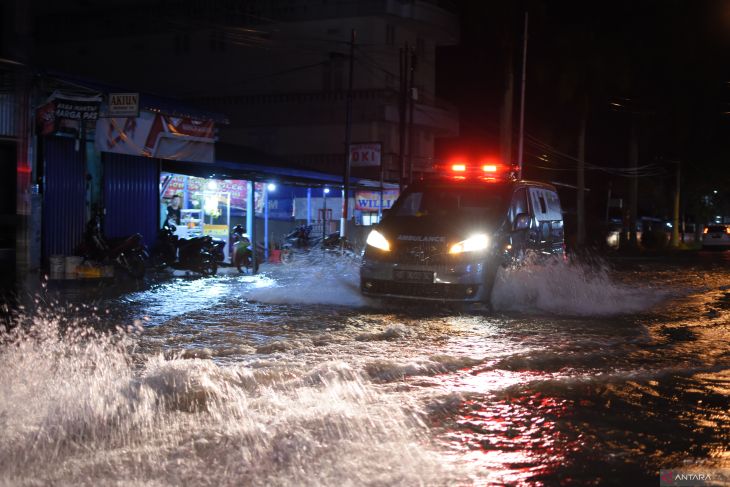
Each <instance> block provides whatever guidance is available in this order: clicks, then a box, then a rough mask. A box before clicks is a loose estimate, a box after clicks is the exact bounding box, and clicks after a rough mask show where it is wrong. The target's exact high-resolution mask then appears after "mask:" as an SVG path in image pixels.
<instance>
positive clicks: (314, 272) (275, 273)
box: [246, 253, 371, 307]
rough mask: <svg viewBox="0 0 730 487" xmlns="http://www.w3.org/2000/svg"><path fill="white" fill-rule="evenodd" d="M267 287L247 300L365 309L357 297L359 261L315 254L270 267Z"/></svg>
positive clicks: (362, 299) (361, 298)
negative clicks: (269, 278) (270, 280)
mask: <svg viewBox="0 0 730 487" xmlns="http://www.w3.org/2000/svg"><path fill="white" fill-rule="evenodd" d="M267 275H268V276H269V277H271V278H272V279H273V281H274V282H271V283H270V284H271V285H269V286H258V287H256V288H253V289H251V290H249V291H248V293H247V294H246V296H247V297H248V298H249V299H252V300H254V301H260V302H264V303H270V304H331V305H341V306H351V307H361V306H366V305H368V304H370V303H371V301H370V300H368V299H367V298H365V297H364V296H362V295H361V294H360V266H359V259H356V258H351V257H346V256H345V257H340V256H337V255H329V254H319V253H315V254H312V255H311V256H309V257H307V258H299V259H297V260H295V261H294V262H292V263H290V264H285V265H280V266H276V267H272V268H271V269H270V270H269V271H267Z"/></svg>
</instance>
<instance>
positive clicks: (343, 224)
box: [340, 29, 355, 240]
mask: <svg viewBox="0 0 730 487" xmlns="http://www.w3.org/2000/svg"><path fill="white" fill-rule="evenodd" d="M354 68H355V29H352V31H351V32H350V77H349V79H348V82H347V121H346V123H345V175H344V179H345V180H344V184H343V189H342V218H341V219H340V237H342V239H343V240H344V239H345V238H346V236H347V221H348V216H349V212H348V209H349V208H348V206H349V201H350V142H351V140H352V82H353V73H354V70H355V69H354Z"/></svg>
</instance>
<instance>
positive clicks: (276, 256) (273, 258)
mask: <svg viewBox="0 0 730 487" xmlns="http://www.w3.org/2000/svg"><path fill="white" fill-rule="evenodd" d="M269 262H275V263H278V262H281V250H279V249H274V250H272V251H271V255H269Z"/></svg>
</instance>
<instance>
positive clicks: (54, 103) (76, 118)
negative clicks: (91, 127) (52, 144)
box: [36, 92, 101, 135]
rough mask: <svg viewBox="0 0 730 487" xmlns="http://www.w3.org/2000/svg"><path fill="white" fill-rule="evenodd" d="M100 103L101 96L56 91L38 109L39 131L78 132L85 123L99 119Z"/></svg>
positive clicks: (45, 133) (46, 133)
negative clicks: (67, 93) (66, 93)
mask: <svg viewBox="0 0 730 487" xmlns="http://www.w3.org/2000/svg"><path fill="white" fill-rule="evenodd" d="M100 104H101V97H99V96H88V97H83V96H73V95H65V94H63V93H61V92H55V93H53V94H52V95H51V96H50V97H49V98H48V102H47V103H45V104H44V105H42V106H41V107H39V108H38V110H37V111H36V120H37V123H38V125H39V132H40V133H41V134H42V135H48V134H52V133H55V132H66V133H73V134H76V133H78V132H79V131H80V130H81V125H82V124H83V123H85V122H95V121H97V120H98V118H99V105H100Z"/></svg>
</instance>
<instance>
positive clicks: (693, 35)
mask: <svg viewBox="0 0 730 487" xmlns="http://www.w3.org/2000/svg"><path fill="white" fill-rule="evenodd" d="M459 7H460V10H461V19H462V32H461V43H460V45H458V46H454V47H447V48H442V49H441V50H440V51H439V55H438V58H437V69H438V75H437V76H438V77H437V86H438V90H439V95H440V96H441V97H443V98H445V99H447V100H449V101H451V102H452V103H454V104H455V105H457V107H458V108H459V111H460V116H461V134H462V136H461V137H460V138H459V139H455V140H451V141H442V142H441V143H440V144H439V153H440V155H441V156H447V155H448V153H449V152H450V151H453V150H456V148H458V147H463V146H469V147H471V148H478V150H480V151H483V152H492V153H497V152H498V147H499V130H498V129H499V121H500V108H501V104H502V97H503V88H504V81H505V66H506V63H507V60H508V59H509V58H510V56H512V59H513V60H514V61H515V65H514V67H515V73H514V74H515V88H516V89H515V104H514V110H515V111H514V125H513V129H514V131H515V137H514V141H515V143H516V141H517V137H516V132H517V127H518V125H517V120H518V110H519V81H520V69H521V54H522V53H521V50H522V31H523V25H524V24H523V22H524V10H525V8H527V9H528V10H529V13H530V21H529V44H528V61H527V97H526V99H527V102H526V132H527V134H528V135H529V137H528V138H527V142H526V144H525V153H526V157H525V162H526V164H527V169H526V174H527V176H529V177H539V178H541V179H550V180H555V181H564V182H566V183H570V182H571V181H572V180H574V178H575V172H574V168H575V161H573V160H571V159H570V158H568V157H565V155H567V156H572V157H575V156H576V155H577V143H578V126H579V120H580V116H581V113H582V107H584V106H588V111H587V113H588V118H587V120H588V124H587V137H586V145H587V154H586V161H587V162H588V163H590V164H593V165H595V166H600V167H602V168H608V169H610V168H623V167H626V166H628V154H629V134H630V127H631V123H632V120H634V121H635V122H636V123H637V125H638V127H639V128H638V134H639V136H638V138H639V165H640V166H648V168H647V170H646V171H645V172H644V173H642V174H645V175H644V176H642V177H641V178H640V186H641V188H642V189H641V194H642V206H643V207H644V208H645V212H652V211H654V212H666V211H667V206H668V204H666V203H667V201H665V200H667V199H668V196H667V195H671V191H672V188H673V177H674V166H673V165H672V164H671V163H669V162H667V161H668V160H681V161H682V167H683V168H685V171H684V172H685V174H686V175H687V178H686V181H687V184H688V186H687V188H686V189H687V195H688V198H689V196H694V195H690V194H689V193H690V192H692V191H696V192H702V191H706V190H708V188H709V186H711V185H717V184H720V183H722V182H727V181H728V180H729V179H730V178H729V176H730V171H728V169H727V166H728V164H727V162H726V161H730V150H729V149H730V147H729V146H730V116H729V115H727V114H725V113H724V112H730V84H728V81H730V75H729V74H728V69H729V68H730V63H729V61H730V56H729V55H728V54H730V42H728V41H729V40H730V2H728V1H702V0H694V1H683V0H642V1H610V2H608V1H593V2H585V1H583V2H573V1H548V0H543V1H532V2H529V1H528V2H522V3H520V2H497V1H490V0H487V1H464V2H459ZM612 103H614V104H617V105H612ZM548 146H549V148H551V149H554V152H551V150H549V149H548V148H547V147H548ZM561 153H562V154H563V155H560V154H561ZM543 154H547V156H548V157H547V159H548V161H541V160H538V159H537V156H542V155H543ZM513 158H516V150H515V153H514V156H513ZM538 165H539V166H542V167H549V168H551V169H550V170H544V169H538V168H537V167H535V166H538ZM617 174H619V176H617ZM620 174H621V172H620V171H618V172H617V171H613V170H611V171H609V172H606V171H603V170H599V169H594V170H591V171H589V175H588V184H589V186H592V189H593V191H594V193H593V195H591V196H592V198H589V200H590V199H592V200H594V201H592V203H593V206H594V207H596V208H595V209H596V210H597V209H598V208H600V207H605V197H603V198H602V199H601V198H597V197H596V196H595V195H596V192H599V191H600V192H601V193H603V192H605V190H606V189H607V185H608V181H612V184H613V185H614V188H615V191H617V192H619V193H620V192H622V191H624V188H625V187H626V183H627V180H628V179H627V178H626V177H621V176H620ZM657 194H658V196H657ZM589 203H591V201H589Z"/></svg>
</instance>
